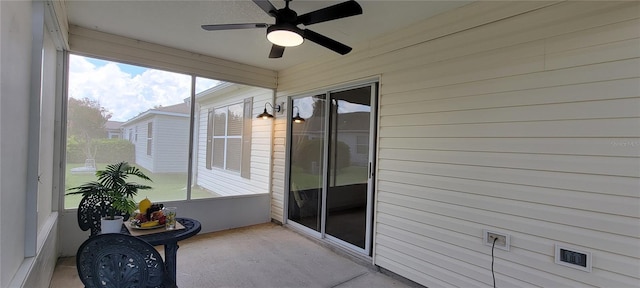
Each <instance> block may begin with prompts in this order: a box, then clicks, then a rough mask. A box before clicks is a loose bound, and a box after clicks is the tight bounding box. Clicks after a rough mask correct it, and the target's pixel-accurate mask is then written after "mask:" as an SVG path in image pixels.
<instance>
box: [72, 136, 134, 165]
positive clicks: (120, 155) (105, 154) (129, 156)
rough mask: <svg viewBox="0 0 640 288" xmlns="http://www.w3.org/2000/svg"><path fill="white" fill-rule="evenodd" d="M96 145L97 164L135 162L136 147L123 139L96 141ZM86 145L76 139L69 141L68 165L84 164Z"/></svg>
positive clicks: (94, 143)
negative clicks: (84, 147) (84, 148)
mask: <svg viewBox="0 0 640 288" xmlns="http://www.w3.org/2000/svg"><path fill="white" fill-rule="evenodd" d="M93 145H96V156H95V160H96V163H110V162H131V163H133V162H134V160H135V156H134V155H135V154H134V145H133V144H132V143H131V142H129V141H127V140H123V139H106V138H105V139H94V140H93ZM83 146H84V144H82V143H78V141H76V140H75V139H74V138H69V139H68V140H67V163H84V161H85V160H86V158H87V157H86V155H85V153H84V152H83Z"/></svg>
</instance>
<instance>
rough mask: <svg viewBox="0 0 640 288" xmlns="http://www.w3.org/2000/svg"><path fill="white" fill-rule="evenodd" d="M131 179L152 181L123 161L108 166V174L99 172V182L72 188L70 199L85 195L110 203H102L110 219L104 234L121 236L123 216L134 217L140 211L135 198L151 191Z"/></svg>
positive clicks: (103, 226)
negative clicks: (132, 214) (143, 192)
mask: <svg viewBox="0 0 640 288" xmlns="http://www.w3.org/2000/svg"><path fill="white" fill-rule="evenodd" d="M130 175H133V176H137V177H138V178H141V179H144V180H148V181H151V179H150V178H149V177H147V175H145V174H144V173H143V172H142V171H141V170H140V169H138V168H136V167H134V166H131V165H129V163H127V162H124V161H123V162H119V163H116V164H110V165H107V167H106V168H105V169H104V170H98V171H96V177H98V180H97V181H91V182H87V183H85V184H82V185H80V186H77V187H73V188H69V190H70V191H73V192H69V193H67V195H73V194H82V196H83V197H87V196H88V195H95V196H102V198H103V199H107V200H106V201H105V202H106V203H102V204H103V205H106V206H107V207H108V209H106V211H107V212H106V215H104V217H103V218H102V221H101V230H102V233H117V232H120V228H121V226H122V222H123V220H124V219H123V217H122V216H119V215H123V214H129V215H130V214H131V213H132V212H133V211H134V210H135V209H136V202H135V201H134V200H133V197H134V196H135V195H137V194H138V190H144V189H151V187H150V186H147V185H141V184H137V183H133V182H126V180H127V178H128V177H129V176H130ZM110 228H111V229H110Z"/></svg>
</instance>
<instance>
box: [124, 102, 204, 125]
mask: <svg viewBox="0 0 640 288" xmlns="http://www.w3.org/2000/svg"><path fill="white" fill-rule="evenodd" d="M190 111H191V106H190V105H189V103H188V102H184V103H179V104H175V105H171V106H166V107H156V108H153V109H149V110H147V111H144V112H142V113H140V114H138V115H137V116H135V117H133V118H131V119H129V120H127V121H125V122H124V123H122V126H127V125H129V124H132V123H135V122H137V121H140V120H142V119H145V118H149V117H153V116H156V115H166V116H177V117H189V113H190Z"/></svg>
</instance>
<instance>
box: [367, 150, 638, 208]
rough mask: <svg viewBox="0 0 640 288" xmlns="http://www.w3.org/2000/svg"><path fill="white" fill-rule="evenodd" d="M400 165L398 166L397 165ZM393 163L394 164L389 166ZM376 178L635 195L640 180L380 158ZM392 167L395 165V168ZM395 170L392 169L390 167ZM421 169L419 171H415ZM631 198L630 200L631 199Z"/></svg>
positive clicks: (414, 182)
mask: <svg viewBox="0 0 640 288" xmlns="http://www.w3.org/2000/svg"><path fill="white" fill-rule="evenodd" d="M385 161H389V160H385ZM398 164H400V165H398ZM389 165H396V166H389ZM378 167H384V169H382V168H379V170H378V179H379V180H381V181H382V180H384V181H390V182H398V183H408V184H416V185H420V184H423V183H424V182H423V181H422V180H421V179H422V178H421V177H424V175H434V176H445V177H452V178H460V179H472V180H480V181H488V182H497V183H507V184H517V185H527V186H533V187H545V188H556V189H562V190H574V191H584V192H592V193H599V194H604V195H609V196H612V195H617V196H625V197H633V198H638V196H639V193H640V192H638V191H639V190H638V187H639V185H640V182H639V181H638V179H637V178H632V177H613V176H606V175H582V174H573V173H558V172H547V171H532V170H518V169H506V168H493V167H474V166H462V165H451V164H438V163H430V164H426V163H420V162H387V163H383V161H380V163H379V164H378ZM394 167H395V168H394ZM392 169H394V170H392ZM417 171H420V173H417ZM630 200H632V199H630Z"/></svg>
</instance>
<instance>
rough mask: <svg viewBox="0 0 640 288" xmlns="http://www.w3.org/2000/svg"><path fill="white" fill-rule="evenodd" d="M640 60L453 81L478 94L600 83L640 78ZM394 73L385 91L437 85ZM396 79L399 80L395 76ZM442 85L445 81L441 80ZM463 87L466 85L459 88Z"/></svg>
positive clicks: (384, 84) (402, 90) (390, 91)
mask: <svg viewBox="0 0 640 288" xmlns="http://www.w3.org/2000/svg"><path fill="white" fill-rule="evenodd" d="M638 65H640V60H638V59H625V60H620V61H614V62H606V63H599V64H594V65H588V66H580V67H573V68H567V69H559V70H552V71H541V72H535V73H528V74H522V75H515V76H505V77H500V78H495V79H486V80H484V81H482V83H475V82H470V83H452V84H456V85H461V84H469V85H473V86H474V87H476V89H478V90H476V91H477V93H483V92H482V91H483V90H484V89H487V90H489V91H496V87H500V88H502V90H501V91H512V90H524V89H535V88H540V87H552V86H561V85H573V84H581V83H588V82H599V81H608V80H617V79H627V78H638V77H640V69H638ZM392 75H393V73H391V75H389V73H387V74H385V76H384V77H383V86H382V88H381V89H382V91H381V92H382V93H384V94H388V93H398V92H404V91H413V90H420V89H425V88H431V87H434V86H436V85H434V84H433V83H431V82H423V81H420V79H414V80H415V81H414V82H408V81H404V79H401V77H398V76H394V77H392ZM394 78H396V79H394ZM440 84H442V83H440ZM457 88H458V89H464V88H465V87H464V86H461V87H457Z"/></svg>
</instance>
